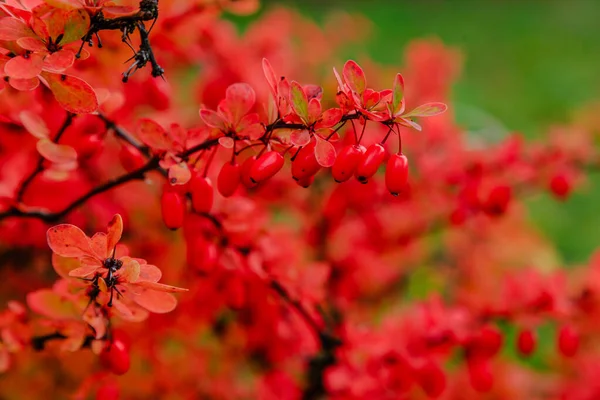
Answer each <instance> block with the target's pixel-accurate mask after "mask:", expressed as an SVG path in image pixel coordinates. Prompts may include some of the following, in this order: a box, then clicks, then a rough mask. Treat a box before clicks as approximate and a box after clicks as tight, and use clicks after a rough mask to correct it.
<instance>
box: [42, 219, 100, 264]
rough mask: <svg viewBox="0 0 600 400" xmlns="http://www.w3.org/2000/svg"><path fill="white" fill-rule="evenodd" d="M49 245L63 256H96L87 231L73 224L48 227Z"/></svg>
mask: <svg viewBox="0 0 600 400" xmlns="http://www.w3.org/2000/svg"><path fill="white" fill-rule="evenodd" d="M46 237H47V239H48V246H50V249H52V251H53V252H55V253H56V254H58V255H59V256H62V257H84V256H91V257H95V255H94V253H93V252H92V248H91V246H90V239H89V238H88V237H87V236H86V235H85V233H84V232H83V231H82V230H81V229H79V228H78V227H76V226H75V225H71V224H61V225H56V226H53V227H52V228H50V229H48V232H47V233H46Z"/></svg>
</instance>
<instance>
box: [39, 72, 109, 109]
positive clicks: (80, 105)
mask: <svg viewBox="0 0 600 400" xmlns="http://www.w3.org/2000/svg"><path fill="white" fill-rule="evenodd" d="M42 77H43V78H44V80H45V81H46V83H47V84H48V87H49V88H50V90H51V91H52V93H53V94H54V97H55V98H56V101H58V103H59V104H60V105H61V107H62V108H64V109H65V110H67V111H70V112H72V113H75V114H82V113H83V114H86V113H91V112H94V111H96V110H97V109H98V99H97V98H96V93H95V92H94V89H92V87H91V86H90V85H88V84H87V83H86V82H85V81H82V80H81V79H79V78H76V77H74V76H70V75H56V74H51V73H48V72H42Z"/></svg>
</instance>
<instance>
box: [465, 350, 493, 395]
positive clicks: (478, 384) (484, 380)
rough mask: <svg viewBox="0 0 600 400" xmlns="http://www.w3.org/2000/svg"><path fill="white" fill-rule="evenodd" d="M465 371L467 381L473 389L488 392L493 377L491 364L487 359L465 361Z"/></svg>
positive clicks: (477, 358) (476, 358) (478, 358)
mask: <svg viewBox="0 0 600 400" xmlns="http://www.w3.org/2000/svg"><path fill="white" fill-rule="evenodd" d="M467 370H468V372H469V380H470V382H471V386H472V387H473V389H475V390H477V391H478V392H482V393H484V392H489V391H490V390H491V389H492V386H493V385H494V375H493V373H492V368H491V362H490V359H489V358H485V357H474V358H468V359H467Z"/></svg>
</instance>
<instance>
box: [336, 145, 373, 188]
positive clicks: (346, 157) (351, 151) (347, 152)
mask: <svg viewBox="0 0 600 400" xmlns="http://www.w3.org/2000/svg"><path fill="white" fill-rule="evenodd" d="M364 153H365V148H364V147H363V146H356V145H350V146H346V147H344V148H343V149H342V151H340V154H338V155H337V157H336V158H335V162H334V163H333V166H332V167H331V175H332V176H333V179H335V181H336V182H338V183H341V182H346V181H347V180H348V179H350V178H351V177H352V175H354V171H355V170H356V167H357V165H358V163H359V162H360V160H361V158H362V155H363V154H364Z"/></svg>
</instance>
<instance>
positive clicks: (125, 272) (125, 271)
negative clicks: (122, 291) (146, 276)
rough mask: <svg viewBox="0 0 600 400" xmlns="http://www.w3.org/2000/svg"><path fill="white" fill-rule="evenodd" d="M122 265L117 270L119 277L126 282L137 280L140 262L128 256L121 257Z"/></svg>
mask: <svg viewBox="0 0 600 400" xmlns="http://www.w3.org/2000/svg"><path fill="white" fill-rule="evenodd" d="M121 261H123V266H122V267H121V269H120V270H119V276H120V277H121V279H122V280H123V281H125V282H128V283H134V282H137V280H138V279H139V277H140V263H138V262H137V261H136V260H134V259H133V258H130V257H122V258H121Z"/></svg>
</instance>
